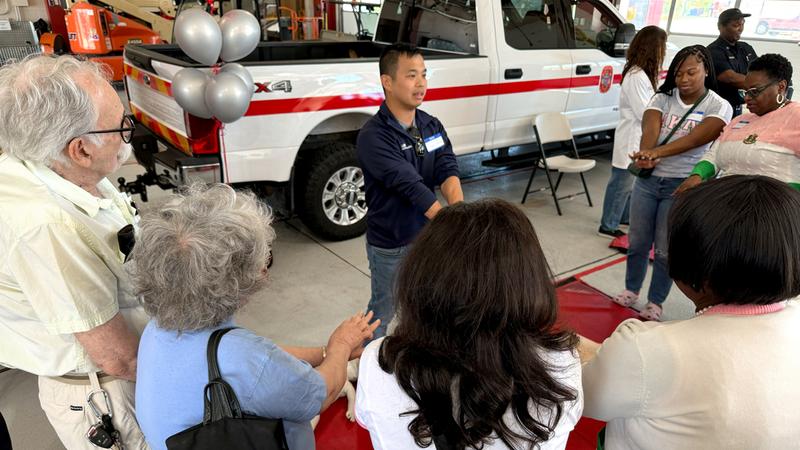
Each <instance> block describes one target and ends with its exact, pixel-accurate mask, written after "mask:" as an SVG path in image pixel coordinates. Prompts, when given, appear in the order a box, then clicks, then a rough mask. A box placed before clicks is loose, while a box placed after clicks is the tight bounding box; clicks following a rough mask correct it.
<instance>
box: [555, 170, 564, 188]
mask: <svg viewBox="0 0 800 450" xmlns="http://www.w3.org/2000/svg"><path fill="white" fill-rule="evenodd" d="M562 178H564V172H558V180H556V191H557V190H558V187H559V186H560V185H561V179H562Z"/></svg>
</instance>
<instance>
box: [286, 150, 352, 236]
mask: <svg viewBox="0 0 800 450" xmlns="http://www.w3.org/2000/svg"><path fill="white" fill-rule="evenodd" d="M299 172H300V173H299V175H300V176H299V177H298V179H297V182H296V183H295V186H297V188H296V192H297V193H298V203H297V205H298V206H299V211H298V213H299V214H300V217H301V218H302V219H303V223H305V224H306V226H307V227H308V228H310V229H311V231H313V232H314V233H315V234H317V235H319V236H320V237H323V238H325V239H329V240H333V241H342V240H345V239H352V238H354V237H358V236H360V235H362V234H364V231H366V229H367V202H366V199H365V195H364V174H363V172H362V171H361V168H360V167H359V166H358V159H357V158H356V147H355V145H353V144H350V143H345V142H332V143H330V144H327V145H325V146H323V147H321V148H319V149H317V150H316V151H314V153H313V155H312V156H311V157H310V158H309V159H308V160H307V161H305V163H304V164H302V166H301V170H300V171H299Z"/></svg>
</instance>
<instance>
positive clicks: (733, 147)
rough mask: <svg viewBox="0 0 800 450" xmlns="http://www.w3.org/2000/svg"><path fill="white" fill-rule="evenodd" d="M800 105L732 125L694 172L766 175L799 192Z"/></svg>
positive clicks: (703, 175) (750, 116) (743, 118)
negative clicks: (787, 184)
mask: <svg viewBox="0 0 800 450" xmlns="http://www.w3.org/2000/svg"><path fill="white" fill-rule="evenodd" d="M798 123H800V103H796V102H791V103H789V104H788V105H786V106H785V107H783V108H780V109H777V110H775V111H772V112H769V113H767V114H764V115H763V116H758V115H755V114H753V113H747V114H743V115H741V116H739V117H737V118H735V119H733V120H732V121H731V123H730V124H728V126H727V127H725V129H724V130H723V131H722V134H721V135H720V137H719V138H718V139H717V141H716V142H715V143H714V145H712V146H711V148H710V149H709V150H708V151H707V152H706V153H705V154H704V155H703V159H701V160H700V162H699V163H697V165H696V166H695V167H694V170H692V173H693V174H697V175H700V177H701V178H702V179H703V180H707V179H709V178H712V177H714V176H716V175H721V176H727V175H765V176H768V177H770V178H775V179H776V180H780V181H783V182H785V183H789V184H790V185H791V186H793V187H794V188H796V189H800V128H799V127H798V126H797V124H798Z"/></svg>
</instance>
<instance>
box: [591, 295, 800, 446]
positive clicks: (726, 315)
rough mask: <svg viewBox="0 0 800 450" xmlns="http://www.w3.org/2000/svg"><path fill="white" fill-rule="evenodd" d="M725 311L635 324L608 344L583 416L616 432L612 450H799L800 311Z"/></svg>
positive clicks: (595, 362)
mask: <svg viewBox="0 0 800 450" xmlns="http://www.w3.org/2000/svg"><path fill="white" fill-rule="evenodd" d="M769 306H772V305H769ZM725 309H727V310H728V311H725V310H722V309H721V310H719V311H718V312H715V311H714V310H710V311H708V312H706V313H705V314H703V315H701V316H697V317H694V318H692V319H689V320H680V321H673V322H664V323H659V322H641V321H639V320H636V319H631V320H627V321H625V322H622V323H621V324H620V325H619V327H617V330H616V331H615V332H614V333H613V334H612V335H611V336H610V337H609V338H608V339H606V340H605V342H603V345H602V346H601V347H600V349H599V351H598V352H597V355H596V356H595V358H594V359H592V360H590V361H589V362H587V363H586V364H585V365H584V366H583V393H584V395H585V404H584V415H585V416H587V417H591V418H593V419H597V420H603V421H607V422H608V423H607V425H606V441H605V448H607V449H614V450H648V449H652V450H673V449H674V450H695V449H696V450H731V449H741V450H745V449H748V450H749V449H790V448H797V443H798V441H799V440H800V429H798V427H797V424H798V423H800V408H797V406H796V405H798V402H800V389H798V387H797V374H798V373H800V372H798V371H800V358H797V349H798V348H800V305H797V302H796V301H790V302H788V304H787V306H786V307H785V308H784V309H782V310H780V311H777V312H769V313H761V312H760V311H759V310H761V311H767V310H769V308H768V307H764V306H761V305H756V306H747V307H736V306H733V307H731V306H730V305H725ZM737 310H738V312H737ZM747 310H750V311H749V312H746V311H747ZM742 313H745V314H748V315H741V314H742Z"/></svg>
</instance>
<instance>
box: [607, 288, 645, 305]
mask: <svg viewBox="0 0 800 450" xmlns="http://www.w3.org/2000/svg"><path fill="white" fill-rule="evenodd" d="M611 300H613V301H614V303H616V304H618V305H620V306H624V307H626V308H630V306H631V305H633V304H634V303H636V302H637V301H638V300H639V294H637V293H635V292H632V291H629V290H627V289H625V290H624V291H622V292H621V293H619V294H617V295H616V296H614V297H613V298H612V299H611Z"/></svg>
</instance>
